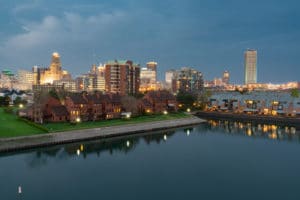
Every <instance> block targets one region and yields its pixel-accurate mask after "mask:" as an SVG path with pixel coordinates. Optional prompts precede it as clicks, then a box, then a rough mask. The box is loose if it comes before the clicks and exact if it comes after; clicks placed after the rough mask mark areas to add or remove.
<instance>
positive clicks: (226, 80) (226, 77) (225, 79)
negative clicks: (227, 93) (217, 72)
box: [222, 71, 230, 85]
mask: <svg viewBox="0 0 300 200" xmlns="http://www.w3.org/2000/svg"><path fill="white" fill-rule="evenodd" d="M229 77H230V74H229V72H228V71H225V72H224V73H223V77H222V82H223V84H226V85H228V84H229Z"/></svg>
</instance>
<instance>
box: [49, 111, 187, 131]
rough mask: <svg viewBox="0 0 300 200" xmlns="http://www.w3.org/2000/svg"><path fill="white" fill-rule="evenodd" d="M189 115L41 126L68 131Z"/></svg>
mask: <svg viewBox="0 0 300 200" xmlns="http://www.w3.org/2000/svg"><path fill="white" fill-rule="evenodd" d="M189 116H190V115H188V114H185V113H171V114H167V115H148V116H139V117H134V118H130V119H113V120H103V121H96V122H82V123H78V124H75V125H74V124H71V123H69V122H64V123H47V124H44V125H43V126H44V127H45V128H47V129H48V130H49V131H50V132H59V131H68V130H76V129H88V128H97V127H105V126H116V125H124V124H136V123H142V122H151V121H162V120H169V119H178V118H185V117H189Z"/></svg>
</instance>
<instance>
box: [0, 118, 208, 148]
mask: <svg viewBox="0 0 300 200" xmlns="http://www.w3.org/2000/svg"><path fill="white" fill-rule="evenodd" d="M203 122H205V120H203V119H200V118H198V117H188V118H182V119H175V120H164V121H155V122H146V123H137V124H128V125H121V126H111V127H102V128H93V129H83V130H74V131H66V132H57V133H49V134H41V135H33V136H25V137H14V138H4V139H0V153H1V152H11V151H19V150H26V149H32V148H40V147H47V146H53V145H58V144H67V143H73V142H80V141H88V140H94V139H101V138H110V137H117V136H126V135H133V134H139V133H145V132H151V131H159V130H167V129H172V128H179V127H185V126H192V125H197V124H200V123H203Z"/></svg>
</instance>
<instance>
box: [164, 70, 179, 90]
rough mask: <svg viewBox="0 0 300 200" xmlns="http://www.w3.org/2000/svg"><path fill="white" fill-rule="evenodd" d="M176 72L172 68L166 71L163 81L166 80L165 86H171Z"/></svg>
mask: <svg viewBox="0 0 300 200" xmlns="http://www.w3.org/2000/svg"><path fill="white" fill-rule="evenodd" d="M176 74H177V71H176V70H174V69H172V70H169V71H166V75H165V81H166V84H167V86H169V87H171V85H172V80H173V79H174V78H175V76H176Z"/></svg>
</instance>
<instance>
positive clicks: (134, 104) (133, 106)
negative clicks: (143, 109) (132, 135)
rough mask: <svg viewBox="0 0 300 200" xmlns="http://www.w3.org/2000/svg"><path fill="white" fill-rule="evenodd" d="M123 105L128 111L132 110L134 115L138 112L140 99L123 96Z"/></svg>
mask: <svg viewBox="0 0 300 200" xmlns="http://www.w3.org/2000/svg"><path fill="white" fill-rule="evenodd" d="M121 104H122V107H123V108H124V109H125V111H126V112H131V113H132V114H133V115H137V114H138V100H137V99H136V98H135V97H133V96H123V97H122V98H121Z"/></svg>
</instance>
